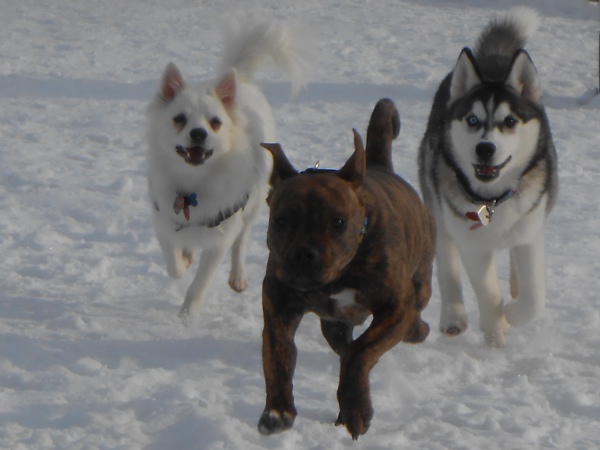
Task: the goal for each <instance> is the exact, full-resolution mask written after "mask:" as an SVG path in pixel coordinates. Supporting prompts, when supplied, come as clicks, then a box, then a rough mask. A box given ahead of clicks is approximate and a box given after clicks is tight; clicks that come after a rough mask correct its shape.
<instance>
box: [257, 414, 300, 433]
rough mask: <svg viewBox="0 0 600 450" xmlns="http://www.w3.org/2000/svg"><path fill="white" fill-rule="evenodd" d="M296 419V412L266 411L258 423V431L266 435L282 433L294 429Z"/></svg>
mask: <svg viewBox="0 0 600 450" xmlns="http://www.w3.org/2000/svg"><path fill="white" fill-rule="evenodd" d="M295 419H296V413H294V412H289V411H278V410H276V409H271V410H268V409H265V410H264V412H263V413H262V416H260V420H259V421H258V431H259V432H260V434H264V435H269V434H276V433H281V432H282V431H285V430H289V429H290V428H292V426H293V425H294V420H295Z"/></svg>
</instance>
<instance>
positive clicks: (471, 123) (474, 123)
mask: <svg viewBox="0 0 600 450" xmlns="http://www.w3.org/2000/svg"><path fill="white" fill-rule="evenodd" d="M466 120H467V124H468V125H469V126H470V127H476V126H477V125H479V119H478V118H477V116H476V115H475V114H471V115H470V116H468V117H467V119H466Z"/></svg>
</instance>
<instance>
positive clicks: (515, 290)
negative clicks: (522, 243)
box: [510, 248, 519, 299]
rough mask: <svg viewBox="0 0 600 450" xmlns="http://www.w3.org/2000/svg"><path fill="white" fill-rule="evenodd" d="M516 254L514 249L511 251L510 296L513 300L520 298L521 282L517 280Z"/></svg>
mask: <svg viewBox="0 0 600 450" xmlns="http://www.w3.org/2000/svg"><path fill="white" fill-rule="evenodd" d="M516 257H517V256H516V254H515V251H514V248H511V249H510V296H511V297H512V298H515V299H516V298H517V297H518V296H519V282H518V280H517V272H516V264H517V263H516V262H515V258H516Z"/></svg>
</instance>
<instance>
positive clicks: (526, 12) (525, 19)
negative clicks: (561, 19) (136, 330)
mask: <svg viewBox="0 0 600 450" xmlns="http://www.w3.org/2000/svg"><path fill="white" fill-rule="evenodd" d="M539 24H540V17H539V15H538V13H537V12H536V11H535V10H533V9H531V8H528V7H526V6H517V7H516V8H511V9H510V10H509V11H508V12H506V13H504V14H501V15H498V16H496V17H495V18H493V19H492V20H491V21H490V23H489V24H488V26H487V27H486V28H485V29H484V30H483V32H482V33H481V35H480V36H479V40H478V41H477V45H476V46H475V56H476V58H477V59H478V60H480V59H482V58H489V57H494V56H500V57H506V58H512V57H513V55H514V54H515V52H516V51H517V50H520V49H522V48H524V47H525V43H526V42H527V40H528V39H529V38H530V37H531V36H532V35H533V34H534V33H535V31H536V30H537V29H538V27H539Z"/></svg>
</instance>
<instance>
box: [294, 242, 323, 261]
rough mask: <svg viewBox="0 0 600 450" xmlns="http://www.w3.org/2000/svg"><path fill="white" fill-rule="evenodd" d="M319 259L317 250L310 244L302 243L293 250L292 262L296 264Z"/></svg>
mask: <svg viewBox="0 0 600 450" xmlns="http://www.w3.org/2000/svg"><path fill="white" fill-rule="evenodd" d="M318 259H319V251H318V250H317V249H316V248H314V247H312V246H310V245H303V246H301V247H298V248H297V249H296V251H295V252H294V262H296V263H298V264H313V263H315V262H316V261H317V260H318Z"/></svg>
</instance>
